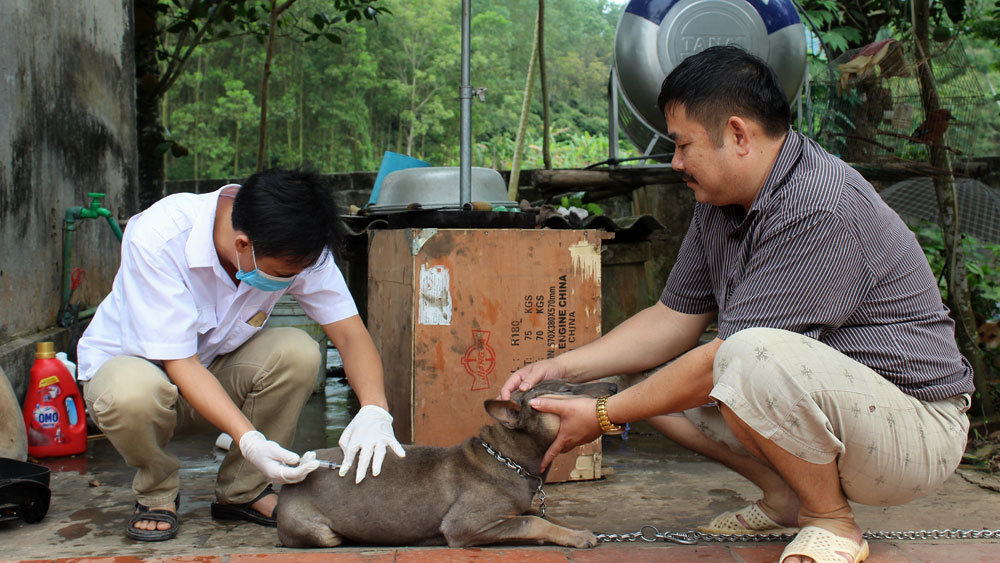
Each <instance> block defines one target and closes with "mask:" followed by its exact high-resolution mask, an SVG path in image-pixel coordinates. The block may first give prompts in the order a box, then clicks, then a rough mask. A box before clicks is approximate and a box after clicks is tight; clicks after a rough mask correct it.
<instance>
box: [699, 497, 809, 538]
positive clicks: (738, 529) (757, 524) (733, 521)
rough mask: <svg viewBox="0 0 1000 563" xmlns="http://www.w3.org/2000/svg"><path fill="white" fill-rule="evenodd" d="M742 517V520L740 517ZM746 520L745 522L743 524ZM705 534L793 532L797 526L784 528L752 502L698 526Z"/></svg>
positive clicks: (796, 529)
mask: <svg viewBox="0 0 1000 563" xmlns="http://www.w3.org/2000/svg"><path fill="white" fill-rule="evenodd" d="M741 518H742V522H741V521H740V519H741ZM744 522H746V524H744ZM698 531H699V532H702V533H705V534H789V535H792V534H795V533H796V532H798V531H799V529H798V528H786V527H784V526H782V525H781V524H778V523H777V522H775V521H774V520H772V519H771V517H770V516H768V515H767V514H765V513H764V511H763V510H761V509H760V507H759V506H757V503H753V504H751V505H749V506H746V507H744V508H741V509H740V510H737V511H735V512H723V513H722V514H720V515H718V516H716V517H715V518H713V519H712V521H711V522H709V523H708V524H707V525H705V526H698Z"/></svg>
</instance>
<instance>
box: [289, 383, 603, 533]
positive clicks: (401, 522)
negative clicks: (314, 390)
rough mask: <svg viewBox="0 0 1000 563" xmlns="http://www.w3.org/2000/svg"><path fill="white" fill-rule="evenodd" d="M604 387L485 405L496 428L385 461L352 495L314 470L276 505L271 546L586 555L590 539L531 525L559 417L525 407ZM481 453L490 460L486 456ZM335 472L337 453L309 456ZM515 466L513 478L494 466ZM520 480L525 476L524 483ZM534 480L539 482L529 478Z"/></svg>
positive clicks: (334, 477)
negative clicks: (495, 547) (499, 548)
mask: <svg viewBox="0 0 1000 563" xmlns="http://www.w3.org/2000/svg"><path fill="white" fill-rule="evenodd" d="M615 391H616V386H615V385H614V384H611V383H603V382H595V383H588V384H582V385H575V384H572V383H567V382H565V381H558V380H553V381H545V382H542V383H539V384H538V385H537V386H535V387H534V388H533V389H530V390H528V391H527V392H524V393H520V392H515V393H514V395H513V396H512V397H511V400H510V401H485V403H484V405H485V407H486V411H487V412H488V413H489V414H490V416H492V417H493V418H494V419H496V420H497V422H498V423H499V424H493V425H488V426H484V427H483V429H482V430H481V431H480V433H479V438H469V439H468V440H466V441H465V442H463V443H462V444H460V445H458V446H454V447H450V448H442V447H434V446H409V447H407V448H406V457H404V458H399V457H396V456H393V455H389V456H386V458H385V462H384V464H383V465H382V472H381V474H379V476H378V477H368V478H367V479H365V480H364V481H362V482H361V484H359V485H356V484H355V483H354V479H353V478H347V477H345V478H341V477H340V476H339V475H338V474H337V472H336V471H334V470H329V469H324V468H320V469H317V470H316V471H314V472H312V473H311V474H310V475H309V477H307V478H306V480H305V481H303V482H301V483H298V484H295V485H285V486H284V487H282V489H281V494H280V495H279V500H278V539H280V540H281V543H282V544H284V545H286V546H288V547H333V546H336V545H340V543H341V542H343V541H345V540H347V541H351V542H355V543H361V544H378V545H442V544H447V545H449V546H451V547H464V546H470V545H481V544H488V543H497V542H532V543H539V544H541V543H554V544H558V545H565V546H569V547H580V548H582V547H593V546H595V545H596V544H597V539H596V538H595V536H594V534H592V533H591V532H590V531H587V530H583V529H576V528H570V527H567V526H565V525H563V524H559V523H555V522H553V521H551V520H546V519H543V518H541V517H539V515H538V512H537V511H534V510H532V509H531V505H532V499H533V498H534V496H535V493H536V492H537V491H538V488H539V485H540V483H541V482H540V481H539V479H544V478H545V476H544V474H542V475H539V468H540V466H541V461H542V456H543V455H544V454H545V451H546V450H547V449H548V447H549V445H550V444H551V443H552V441H553V440H554V439H555V437H556V433H557V432H558V431H559V417H558V416H556V415H554V414H550V413H542V412H539V411H536V410H534V409H532V408H531V407H530V406H529V405H528V401H530V400H531V399H532V398H534V397H541V396H546V397H574V396H587V397H592V398H596V397H600V396H602V395H608V394H611V393H614V392H615ZM484 443H485V444H488V445H489V447H490V449H492V450H493V451H494V452H497V454H496V455H495V454H494V453H490V451H488V450H487V448H486V446H485V445H484ZM316 454H317V457H318V458H319V459H326V460H330V461H333V462H337V463H340V462H341V460H342V459H343V454H342V452H341V450H340V448H330V449H325V450H318V451H317V452H316ZM498 455H499V456H500V457H503V458H505V459H506V460H508V461H510V462H512V463H513V465H516V466H520V467H521V468H522V470H521V471H519V470H517V469H514V468H512V467H510V466H508V464H507V463H506V462H505V461H501V460H500V459H499V457H498ZM524 472H528V473H530V474H531V475H530V476H528V475H524ZM536 476H538V477H536Z"/></svg>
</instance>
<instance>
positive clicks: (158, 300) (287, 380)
mask: <svg viewBox="0 0 1000 563" xmlns="http://www.w3.org/2000/svg"><path fill="white" fill-rule="evenodd" d="M342 233H343V228H342V223H341V222H340V220H339V218H338V215H337V209H336V205H335V203H334V201H333V194H332V192H330V190H329V189H327V188H326V187H324V186H323V184H322V181H321V179H320V177H319V176H318V175H315V174H312V173H307V172H301V171H289V170H269V171H265V172H261V173H257V174H255V175H253V176H251V177H250V178H249V179H248V180H247V181H246V183H244V184H243V185H242V186H239V185H236V184H230V185H227V186H224V187H222V188H220V189H219V190H218V191H215V192H212V193H209V194H200V195H198V194H186V193H185V194H175V195H172V196H168V197H166V198H163V199H162V200H160V201H158V202H157V203H155V204H153V205H152V206H151V207H150V208H149V209H147V210H146V211H144V212H143V213H140V214H138V215H136V216H135V217H133V218H132V219H131V220H130V221H129V224H128V227H127V228H126V229H125V234H124V238H123V240H122V256H121V267H120V268H119V271H118V274H117V275H116V277H115V280H114V284H113V287H112V290H111V294H110V295H108V297H107V298H106V299H105V300H104V301H103V302H102V303H101V305H100V307H99V308H98V310H97V313H96V314H95V315H94V318H93V321H92V322H91V324H90V326H89V327H88V328H87V330H86V332H85V333H84V335H83V337H82V338H81V339H80V343H79V347H78V358H79V369H80V376H79V378H80V380H81V381H85V382H86V383H85V386H84V398H85V399H86V403H87V408H88V409H89V411H90V413H91V416H92V417H93V419H94V421H95V422H96V423H97V425H98V426H99V427H100V428H101V430H102V431H103V432H104V433H105V435H106V436H107V437H108V439H109V440H110V441H111V443H112V444H113V445H114V446H115V448H116V449H117V450H118V452H119V453H120V454H121V455H122V457H123V458H124V459H125V461H126V462H127V463H128V464H129V465H131V466H133V467H135V468H137V472H136V476H135V479H134V480H133V483H132V489H133V491H134V492H135V494H136V497H137V502H136V508H135V511H134V513H133V514H132V517H131V520H130V522H129V524H128V527H127V528H126V534H127V535H128V536H129V537H131V538H133V539H137V540H141V541H158V540H166V539H170V538H172V537H174V536H175V535H176V534H177V530H178V520H177V506H178V501H179V496H178V490H179V479H178V469H179V467H180V462H179V460H178V459H177V457H176V456H174V455H173V454H171V453H169V452H167V451H166V450H165V446H166V444H167V442H168V441H169V440H170V438H172V437H173V436H175V435H181V434H189V433H193V432H198V431H207V430H210V429H212V427H214V428H216V429H219V430H221V431H223V432H225V433H227V434H229V435H230V436H232V437H233V438H234V439H235V440H236V442H237V443H238V444H239V447H238V448H232V449H230V451H229V453H228V454H227V455H226V457H225V459H224V460H223V462H222V464H221V466H220V468H219V475H218V478H217V481H216V497H217V500H216V502H213V503H212V516H213V517H214V518H218V519H227V520H246V521H250V522H254V523H257V524H261V525H265V526H275V525H276V523H275V518H274V510H275V505H276V504H277V493H276V492H274V491H273V490H272V489H271V483H294V482H298V481H301V480H302V479H304V478H305V476H306V475H307V474H308V473H309V472H310V471H312V470H314V469H316V467H317V466H318V465H317V462H316V461H315V454H314V453H313V452H306V453H305V454H303V455H302V456H301V457H300V456H299V455H298V454H296V453H294V452H291V451H288V450H287V449H285V448H284V447H283V446H288V445H289V444H290V443H291V441H292V438H293V436H294V432H295V425H296V423H297V421H298V418H299V414H300V412H301V410H302V406H303V405H304V404H305V402H306V400H307V398H308V396H309V394H310V392H311V390H312V386H313V383H314V382H315V378H316V373H317V371H318V370H319V368H320V365H319V364H320V358H321V355H320V350H319V347H318V346H317V345H316V342H315V340H313V339H312V338H311V337H310V336H309V335H307V334H306V333H305V332H303V331H301V330H299V329H296V328H291V327H281V328H264V325H265V322H266V320H267V318H268V316H269V315H270V313H271V310H272V309H273V308H274V305H275V303H276V302H277V301H278V298H279V297H281V295H283V294H285V293H289V294H291V295H293V296H294V297H295V298H296V301H298V303H299V305H300V306H301V307H302V309H303V310H304V311H305V312H306V314H307V315H308V316H309V317H310V318H311V319H312V320H314V321H316V322H317V323H319V324H320V325H321V326H322V328H323V331H324V332H325V333H326V335H327V337H329V339H330V341H331V342H332V343H333V345H334V346H335V347H336V348H337V350H338V351H339V352H340V355H341V356H342V358H343V360H344V369H345V372H346V374H347V378H348V381H349V382H350V384H351V387H352V388H353V389H354V391H355V393H356V394H357V396H358V399H359V401H360V403H361V405H362V407H361V410H360V411H359V412H358V414H357V416H355V418H354V420H352V421H351V423H350V424H349V425H348V426H347V428H346V429H345V431H344V434H343V436H342V437H341V440H340V445H341V447H342V448H343V449H344V452H345V464H344V467H343V468H342V469H341V472H340V474H341V476H344V475H346V473H347V471H348V469H349V468H350V467H351V466H352V465H353V462H354V457H355V455H356V454H359V455H358V459H357V472H356V479H355V480H356V482H361V480H362V479H363V478H364V477H365V475H366V474H367V471H368V467H369V465H371V468H372V475H373V476H374V475H378V474H379V471H380V470H381V466H382V460H383V458H384V457H385V450H386V447H389V448H391V449H392V450H393V451H394V452H395V453H396V454H397V455H400V456H403V455H405V454H404V452H403V449H402V447H401V446H400V445H399V442H398V441H396V438H395V436H394V435H393V431H392V417H391V416H390V415H389V413H388V412H387V410H386V409H387V404H386V398H385V390H384V387H383V377H382V362H381V360H380V358H379V355H378V351H377V350H376V348H375V345H374V343H373V342H372V339H371V336H370V335H369V334H368V331H367V329H366V328H365V326H364V324H363V323H362V321H361V318H360V317H359V316H358V311H357V307H356V306H355V304H354V300H353V299H352V297H351V295H350V293H349V292H348V289H347V285H346V283H345V281H344V277H343V275H342V274H341V272H340V270H339V269H338V267H337V265H336V263H335V262H334V259H333V254H332V252H331V250H336V249H337V248H339V247H340V246H341V245H342V243H343V234H342ZM265 435H266V436H267V437H269V438H270V439H268V438H265Z"/></svg>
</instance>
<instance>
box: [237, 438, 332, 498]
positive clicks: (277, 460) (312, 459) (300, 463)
mask: <svg viewBox="0 0 1000 563" xmlns="http://www.w3.org/2000/svg"><path fill="white" fill-rule="evenodd" d="M240 451H241V452H243V457H245V458H246V459H247V461H249V462H250V463H252V464H254V466H256V467H257V469H260V471H261V473H263V474H264V475H266V476H267V478H268V479H270V480H271V481H273V482H275V483H279V484H282V485H285V484H288V483H298V482H299V481H301V480H303V479H305V478H306V475H309V474H310V473H312V472H313V471H314V470H315V469H316V468H317V467H319V462H318V461H316V452H306V453H304V454H302V455H301V456H299V454H297V453H295V452H290V451H288V450H286V449H285V448H282V447H281V446H279V445H278V443H277V442H272V441H271V440H268V439H267V438H265V437H264V435H263V434H261V433H260V432H258V431H256V430H251V431H249V432H247V433H246V434H244V435H243V437H241V438H240Z"/></svg>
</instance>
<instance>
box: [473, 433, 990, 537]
mask: <svg viewBox="0 0 1000 563" xmlns="http://www.w3.org/2000/svg"><path fill="white" fill-rule="evenodd" d="M479 443H480V444H482V446H483V447H484V448H486V451H488V452H489V453H490V455H492V456H493V457H494V458H496V459H497V461H499V462H501V463H503V464H504V465H506V466H507V467H508V468H510V469H512V470H513V471H515V472H517V474H518V475H520V476H521V477H525V478H531V479H535V480H536V481H538V488H537V490H536V491H535V494H537V495H538V502H539V507H538V510H539V512H541V514H542V518H545V510H546V509H545V491H544V490H542V485H543V484H544V483H545V481H544V479H542V477H541V476H539V475H535V474H534V473H532V472H530V471H528V470H527V469H525V468H524V467H522V466H520V465H518V463H517V462H516V461H514V460H512V459H510V458H509V457H507V456H505V455H503V454H501V453H500V452H498V451H497V450H494V449H493V448H492V447H491V446H490V445H489V444H487V443H486V442H485V441H484V440H479ZM594 535H595V536H597V541H598V543H610V542H617V543H622V542H635V541H640V540H642V541H644V542H655V541H665V542H669V543H679V544H683V545H695V544H697V543H698V542H699V541H704V542H720V543H723V542H772V541H790V540H791V539H792V538H794V537H795V534H761V533H755V534H709V533H705V532H698V531H696V530H688V531H687V532H671V531H669V530H667V531H664V532H661V531H660V530H659V529H658V528H657V527H656V526H653V525H651V524H646V525H644V526H642V527H641V528H639V531H638V532H632V533H630V534H594ZM863 536H864V538H865V539H868V540H956V539H958V540H980V539H1000V530H965V529H958V528H946V529H944V530H907V531H867V532H865V533H864V534H863Z"/></svg>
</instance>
